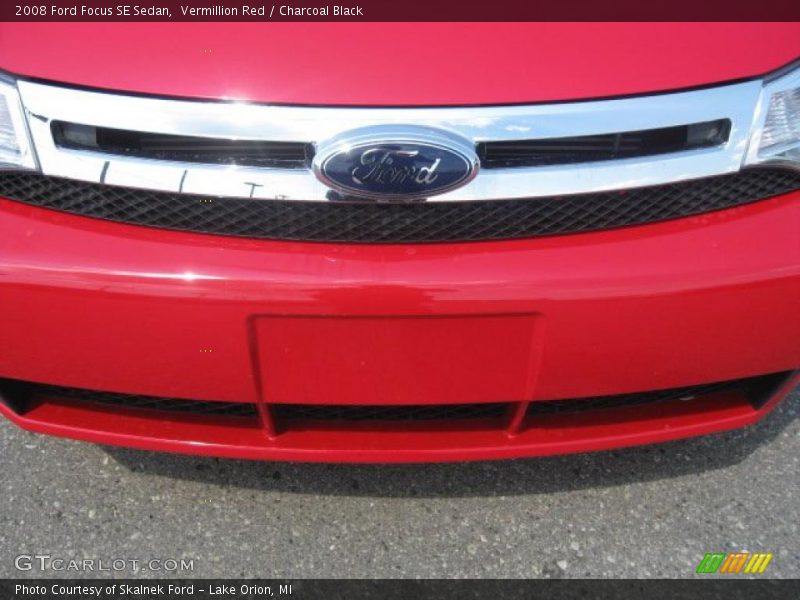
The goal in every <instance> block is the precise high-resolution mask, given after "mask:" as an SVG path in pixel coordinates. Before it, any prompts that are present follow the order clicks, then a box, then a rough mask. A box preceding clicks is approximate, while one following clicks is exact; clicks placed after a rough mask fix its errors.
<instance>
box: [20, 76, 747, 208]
mask: <svg viewBox="0 0 800 600" xmlns="http://www.w3.org/2000/svg"><path fill="white" fill-rule="evenodd" d="M18 88H19V91H20V96H21V98H22V102H23V104H24V107H25V111H26V115H27V119H28V123H29V126H30V131H31V136H32V139H33V143H34V146H35V148H36V152H37V155H38V158H39V163H40V165H41V168H42V171H43V172H44V173H45V174H47V175H54V176H60V177H70V178H73V179H81V180H85V181H93V182H104V183H108V184H116V185H126V186H130V187H140V188H147V189H157V190H166V191H172V192H175V191H180V192H185V193H193V194H204V195H205V194H208V195H216V196H229V197H242V196H243V197H252V198H258V199H290V200H326V199H327V198H328V192H329V191H330V190H329V188H327V187H326V186H325V185H323V184H322V183H321V182H319V181H318V180H317V179H316V178H315V177H314V175H313V173H312V172H311V170H310V169H309V170H307V171H306V170H298V169H264V168H256V167H241V166H226V165H206V164H198V163H182V162H170V161H158V160H152V159H143V158H134V157H124V156H117V155H109V154H103V153H99V152H90V151H78V150H69V149H65V148H60V147H57V146H56V145H55V143H54V141H53V138H52V134H51V131H50V122H51V121H53V120H61V121H68V122H73V123H81V124H85V125H95V126H100V127H111V128H115V129H129V130H136V131H147V132H156V133H169V134H175V135H195V136H204V137H217V138H228V139H248V140H270V141H295V142H306V143H321V142H324V141H325V140H327V139H329V138H333V137H335V136H337V135H340V134H342V133H344V132H346V131H348V130H351V129H356V128H362V127H368V126H380V125H393V124H400V125H403V124H405V125H415V126H420V125H422V126H429V127H434V128H437V129H443V130H446V131H449V132H452V133H453V134H456V135H458V136H461V137H463V138H465V139H467V140H470V141H472V142H473V143H477V142H482V141H497V140H521V139H546V138H558V137H571V136H583V135H596V134H603V133H617V132H621V131H634V130H640V129H654V128H660V127H670V126H676V125H685V124H689V123H697V122H702V121H711V120H716V119H730V121H731V133H730V138H729V141H728V143H727V144H725V145H723V146H720V147H716V148H709V149H703V150H692V151H687V152H682V153H674V154H665V155H657V156H647V157H641V158H631V159H623V160H614V161H604V162H595V163H584V164H579V165H569V164H568V165H554V166H548V167H524V168H507V169H484V170H482V171H480V173H479V174H478V176H477V177H475V179H474V180H472V182H470V183H469V184H467V185H465V186H464V187H461V188H458V189H456V190H453V191H451V192H448V193H445V194H442V195H440V196H435V197H433V198H431V199H430V200H429V201H431V202H439V201H458V200H491V199H500V198H524V197H541V196H553V195H561V194H576V193H588V192H597V191H606V190H613V189H623V188H631V187H639V186H646V185H656V184H661V183H669V182H673V181H680V180H685V179H694V178H699V177H706V176H711V175H718V174H722V173H729V172H733V171H737V170H739V169H740V167H741V165H742V161H743V158H744V155H745V151H746V148H747V141H748V137H749V134H750V130H751V125H752V124H753V121H754V116H755V111H756V107H757V104H758V101H759V98H760V95H761V91H762V82H761V81H748V82H744V83H737V84H732V85H725V86H719V87H715V88H707V89H702V90H693V91H687V92H676V93H670V94H658V95H653V96H641V97H635V98H620V99H612V100H601V101H587V102H571V103H561V104H547V105H531V106H498V107H474V108H468V107H462V108H324V107H299V106H298V107H292V106H270V105H258V104H247V103H241V102H205V101H190V100H170V99H162V98H149V97H141V96H131V95H125V94H116V93H113V94H112V93H101V92H95V91H86V90H78V89H73V88H66V87H60V86H53V85H44V84H40V83H32V82H29V81H20V82H19V83H18Z"/></svg>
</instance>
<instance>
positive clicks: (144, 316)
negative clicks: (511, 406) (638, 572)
mask: <svg viewBox="0 0 800 600" xmlns="http://www.w3.org/2000/svg"><path fill="white" fill-rule="evenodd" d="M798 200H800V193H793V194H788V195H785V196H782V197H777V198H774V199H771V200H766V201H763V202H759V203H755V204H751V205H746V206H742V207H739V208H735V209H731V210H726V211H720V212H715V213H710V214H707V215H702V216H698V217H691V218H686V219H680V220H674V221H669V222H664V223H659V224H652V225H646V226H642V227H635V228H627V229H619V230H610V231H604V232H596V233H586V234H578V235H570V236H559V237H552V238H539V239H532V240H518V241H501V242H486V243H463V244H431V245H397V246H371V245H363V246H354V245H341V244H313V243H296V242H271V241H263V240H243V239H230V238H224V237H216V236H207V235H199V234H188V233H178V232H169V231H158V230H153V229H148V228H140V227H133V226H128V225H122V224H117V223H110V222H104V221H100V220H94V219H86V218H81V217H75V216H71V215H67V214H62V213H57V212H53V211H47V210H42V209H39V208H35V207H30V206H26V205H22V204H18V203H14V202H11V201H7V200H0V282H2V291H3V293H2V295H0V347H2V348H4V349H8V348H13V351H12V352H3V353H2V355H0V376H3V377H11V378H17V379H24V380H29V381H41V382H46V383H50V384H59V385H65V386H74V387H81V388H88V389H100V390H108V391H120V392H127V393H140V394H148V395H155V396H167V397H182V398H191V399H208V400H229V401H238V402H259V400H263V401H266V402H270V401H275V400H280V401H294V402H314V401H319V402H330V403H376V404H378V403H382V402H388V401H391V402H393V403H413V402H463V401H465V400H468V401H477V400H488V399H491V398H489V397H488V395H491V394H490V390H491V386H487V385H486V381H487V379H486V378H487V377H488V378H489V379H488V380H489V381H491V382H492V384H493V385H494V384H497V385H499V386H500V387H499V388H498V389H500V390H501V392H500V393H519V394H522V396H523V397H515V398H504V399H505V400H518V401H524V400H533V401H535V400H541V399H557V398H579V397H585V396H594V395H606V394H618V393H625V392H633V391H641V390H648V389H659V388H670V387H680V386H685V385H692V384H695V383H704V382H709V381H717V380H726V379H735V378H740V377H748V376H753V375H759V374H764V373H771V372H777V371H789V370H795V369H797V368H798V367H800V344H798V341H797V340H798V339H800V312H798V311H797V310H796V308H797V304H798V300H800V237H799V236H798V231H800V202H798ZM765 232H769V234H768V235H766V234H765ZM348 319H350V320H353V321H354V320H358V319H363V320H365V321H363V322H366V321H371V322H372V324H373V325H376V327H372V328H367V327H360V328H359V327H356V328H348V327H343V326H342V323H343V322H344V321H346V320H348ZM401 322H406V323H408V324H409V327H407V328H404V327H402V326H398V324H399V323H401ZM517 322H518V323H519V329H518V330H517V329H515V328H514V327H513V324H514V323H517ZM315 323H316V324H318V326H319V329H318V331H319V333H320V335H319V336H317V337H316V338H315V336H314V335H313V332H314V330H315V329H314V326H315ZM426 323H435V324H436V327H434V332H433V333H432V334H431V336H430V339H431V340H432V341H431V348H429V349H425V350H423V351H422V353H423V356H424V357H425V358H427V359H429V360H438V361H442V363H443V364H444V365H446V366H445V367H443V368H444V369H445V371H442V370H441V369H436V368H424V367H423V368H421V369H419V370H418V371H417V372H414V373H412V374H410V375H409V377H412V378H414V379H415V381H412V382H409V383H408V384H407V385H406V387H405V390H406V391H407V392H408V394H407V395H405V396H401V395H398V394H397V393H396V392H395V394H394V395H391V390H392V386H391V385H389V384H388V383H386V382H382V381H381V379H380V377H379V374H378V371H374V370H371V369H372V366H374V365H372V366H371V365H369V364H367V365H364V364H363V363H364V361H367V362H369V361H370V360H374V361H377V364H378V365H379V366H383V367H389V366H390V363H391V361H392V360H393V359H394V360H395V361H397V363H398V364H399V365H400V367H402V368H406V367H409V366H414V365H413V360H414V359H413V357H412V358H411V359H409V357H408V356H407V352H406V350H408V348H409V347H412V346H415V345H418V344H419V343H420V341H421V340H423V339H425V335H426V333H425V332H426V327H425V324H426ZM487 323H493V324H495V325H497V326H498V327H499V334H498V330H496V329H495V328H492V327H486V324H487ZM456 325H459V326H463V327H456ZM437 328H438V329H437ZM370 331H377V333H376V334H374V335H373V336H372V337H371V334H370V333H369V332H370ZM456 331H461V332H462V334H463V337H462V338H461V342H462V343H461V344H460V345H459V344H456V343H455V341H454V340H453V339H451V337H450V336H452V335H454V334H455V332H456ZM348 334H350V335H352V336H353V338H354V339H353V340H348ZM389 336H392V337H394V338H395V339H396V345H395V346H394V348H395V349H396V350H397V351H396V352H392V348H386V347H385V344H386V343H387V341H388V339H389ZM314 342H316V345H317V346H318V347H317V348H316V350H315V351H311V350H312V346H314ZM286 348H288V350H289V352H290V354H291V353H292V352H296V351H301V352H303V354H304V356H303V358H302V360H292V357H291V356H289V357H281V356H280V353H281V351H283V350H284V349H286ZM459 352H461V353H462V355H461V356H459V354H458V353H459ZM523 354H524V357H525V360H524V361H522V362H520V356H521V355H523ZM437 355H438V356H437ZM504 358H508V364H507V365H506V366H505V367H502V365H503V359H504ZM482 361H488V363H489V365H490V366H491V367H492V368H506V369H507V370H506V371H505V372H503V373H501V374H492V373H490V372H488V371H487V369H484V368H480V365H481V362H482ZM364 369H366V371H364ZM336 373H341V374H344V376H345V377H352V376H353V375H354V374H359V373H361V374H364V373H366V376H365V378H364V379H363V380H359V379H353V380H350V381H344V382H343V384H342V385H336ZM401 375H402V373H401V369H400V368H398V369H397V370H392V369H391V368H390V370H389V376H390V377H389V379H388V381H392V378H394V379H393V380H394V382H395V383H397V381H398V379H397V378H398V377H400V376H401ZM448 379H450V380H452V381H454V384H453V385H454V390H455V392H453V393H450V392H448V391H447V386H446V385H445V384H446V381H447V380H448ZM504 379H508V381H504ZM314 383H318V384H321V385H327V387H324V388H322V389H321V390H318V394H317V395H316V396H315V395H314V389H315V386H314ZM371 388H374V391H377V392H379V393H378V394H377V395H376V394H370V391H371ZM362 393H363V394H364V395H363V396H361V394H362ZM387 394H389V395H390V396H391V397H389V398H387ZM470 394H471V395H470ZM624 410H626V411H628V412H624V413H623V414H622V418H621V420H620V418H618V417H619V412H618V411H609V414H611V413H615V414H616V416H617V418H615V419H614V420H613V422H604V420H603V419H604V418H603V417H602V416H600V417H599V418H598V416H597V415H594V416H593V417H591V418H589V417H587V416H579V417H577V418H576V417H569V418H576V419H577V420H575V421H570V422H569V423H567V422H565V421H564V420H563V419H564V418H565V417H558V418H556V417H552V418H551V419H556V421H550V423H551V425H550V426H548V424H547V423H548V421H547V420H545V421H542V422H541V423H537V426H536V427H533V428H528V429H525V430H524V431H522V432H521V433H520V435H518V436H512V437H511V438H509V436H508V435H507V434H506V433H505V432H503V431H502V430H498V429H491V428H484V429H481V428H480V427H479V426H477V425H476V426H472V427H471V428H470V429H466V430H465V429H464V428H455V429H453V430H452V431H437V432H436V434H435V435H426V434H425V431H424V430H423V431H418V430H414V429H410V430H408V431H404V432H403V431H391V432H378V433H376V432H375V431H360V430H359V429H358V428H356V429H353V430H341V429H340V430H324V429H323V430H314V431H303V432H297V431H290V432H286V433H285V434H282V435H278V436H276V437H275V438H274V439H268V438H267V437H266V434H265V432H264V430H263V429H259V428H258V427H253V428H252V430H249V429H247V428H246V427H245V428H243V427H239V426H237V427H223V426H221V425H220V423H219V422H215V423H209V422H207V421H203V420H202V419H200V420H198V421H197V422H196V423H195V424H194V425H192V424H191V423H190V424H187V423H185V422H182V423H181V425H180V426H178V425H176V424H175V423H173V422H171V421H170V419H169V418H168V417H165V418H163V419H162V422H160V423H159V422H157V421H156V420H154V419H152V418H146V417H144V416H141V414H140V415H139V416H137V414H136V413H134V414H127V415H126V413H125V411H113V412H111V411H102V410H99V411H98V410H96V409H93V410H90V411H87V410H85V409H83V408H81V407H75V406H72V407H70V406H62V405H59V404H58V403H55V404H45V405H43V406H41V407H39V408H37V409H36V410H34V411H32V412H31V413H28V414H26V415H25V416H23V417H18V416H16V415H12V414H10V412H9V411H8V410H7V409H4V410H3V412H4V414H6V415H7V416H9V417H10V418H12V419H13V420H15V421H16V422H17V423H19V424H20V425H22V426H23V427H27V428H29V429H32V430H35V431H43V432H49V433H56V434H59V435H67V436H70V437H76V438H79V439H87V440H92V441H99V442H103V443H120V444H125V445H132V446H136V447H148V448H156V449H163V450H173V451H180V452H197V453H206V454H217V455H224V456H241V457H251V458H275V459H293V460H365V461H382V460H383V461H396V460H454V459H459V458H462V459H467V458H479V457H485V458H500V457H507V456H519V455H531V454H548V453H554V452H562V451H563V452H566V451H578V450H592V449H599V448H605V447H611V446H621V445H630V444H638V443H646V442H655V441H660V440H664V439H671V438H674V437H682V436H685V435H694V434H699V433H707V432H710V431H718V430H722V429H726V428H731V427H735V426H741V425H745V424H747V423H751V422H753V421H755V420H757V419H758V418H759V417H760V416H762V415H763V414H764V413H765V410H764V409H762V410H760V411H757V410H754V409H753V408H751V407H750V406H749V405H748V404H747V403H745V402H744V401H741V402H739V403H738V404H732V405H727V406H726V407H725V408H724V409H723V410H721V411H714V410H711V411H700V412H697V411H698V410H699V407H698V406H697V405H695V406H694V408H693V409H691V410H689V409H688V408H678V409H676V410H677V412H674V411H673V412H670V411H667V412H666V413H665V412H664V411H663V410H657V409H650V408H647V407H642V408H639V409H624ZM681 411H682V412H681ZM92 415H93V416H92ZM558 419H561V420H560V421H559V420H558ZM587 419H589V420H588V421H587ZM193 436H201V437H200V438H199V439H200V440H202V441H198V439H194V438H193ZM509 440H511V441H509Z"/></svg>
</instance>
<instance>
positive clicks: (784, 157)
mask: <svg viewBox="0 0 800 600" xmlns="http://www.w3.org/2000/svg"><path fill="white" fill-rule="evenodd" d="M761 106H762V107H763V108H762V111H763V112H762V114H761V117H760V118H759V119H758V121H757V127H756V130H755V131H754V132H753V135H752V137H751V139H750V149H749V151H748V153H747V161H746V162H747V164H759V163H778V162H780V163H784V164H794V165H796V166H797V167H798V168H800V68H796V69H794V70H793V71H791V72H789V73H787V74H785V75H782V76H780V77H778V78H775V79H771V80H769V81H767V82H766V83H765V84H764V91H763V92H762V99H761Z"/></svg>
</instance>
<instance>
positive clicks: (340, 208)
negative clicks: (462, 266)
mask: <svg viewBox="0 0 800 600" xmlns="http://www.w3.org/2000/svg"><path fill="white" fill-rule="evenodd" d="M796 189H800V174H798V173H794V172H791V171H786V170H774V169H752V170H747V171H743V172H741V173H733V174H730V175H721V176H717V177H709V178H705V179H697V180H692V181H684V182H680V183H674V184H668V185H661V186H653V187H644V188H635V189H630V190H623V191H615V192H602V193H593V194H581V195H573V196H559V197H548V198H528V199H516V200H491V201H481V202H430V203H426V202H417V203H409V204H379V203H375V204H371V203H366V204H365V203H347V202H292V201H281V200H263V201H262V200H252V199H239V198H210V197H208V196H197V195H189V194H178V193H170V192H157V191H148V190H138V189H133V188H126V187H119V186H112V185H103V184H96V183H86V182H82V181H74V180H70V179H61V178H55V177H46V176H42V175H38V174H30V173H5V174H0V196H3V197H7V198H11V199H14V200H18V201H21V202H26V203H29V204H33V205H37V206H42V207H46V208H52V209H56V210H62V211H67V212H71V213H75V214H80V215H86V216H90V217H97V218H101V219H109V220H112V221H121V222H124V223H133V224H137V225H147V226H151V227H161V228H166V229H178V230H185V231H195V232H203V233H214V234H221V235H230V236H242V237H253V238H268V239H284V240H307V241H327V242H357V243H410V242H445V241H466V240H496V239H510V238H523V237H532V236H543V235H555V234H566V233H576V232H582V231H592V230H599V229H609V228H613V227H622V226H629V225H637V224H642V223H649V222H653V221H662V220H666V219H673V218H677V217H685V216H687V215H694V214H698V213H704V212H708V211H713V210H719V209H723V208H730V207H733V206H738V205H742V204H746V203H749V202H754V201H756V200H761V199H764V198H769V197H771V196H776V195H778V194H782V193H786V192H789V191H792V190H796Z"/></svg>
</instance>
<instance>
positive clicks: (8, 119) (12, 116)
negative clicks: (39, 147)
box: [0, 76, 36, 170]
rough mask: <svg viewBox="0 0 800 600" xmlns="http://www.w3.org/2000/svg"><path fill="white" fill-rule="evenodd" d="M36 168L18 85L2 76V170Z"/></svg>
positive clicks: (0, 89) (0, 100)
mask: <svg viewBox="0 0 800 600" xmlns="http://www.w3.org/2000/svg"><path fill="white" fill-rule="evenodd" d="M20 168H22V169H35V168H36V158H35V157H34V154H33V148H32V146H31V143H30V139H29V138H28V128H27V126H26V125H25V118H24V116H23V114H22V104H21V103H20V101H19V94H18V93H17V86H16V85H15V84H14V82H13V81H8V80H7V79H5V78H2V76H0V170H2V169H20Z"/></svg>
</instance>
